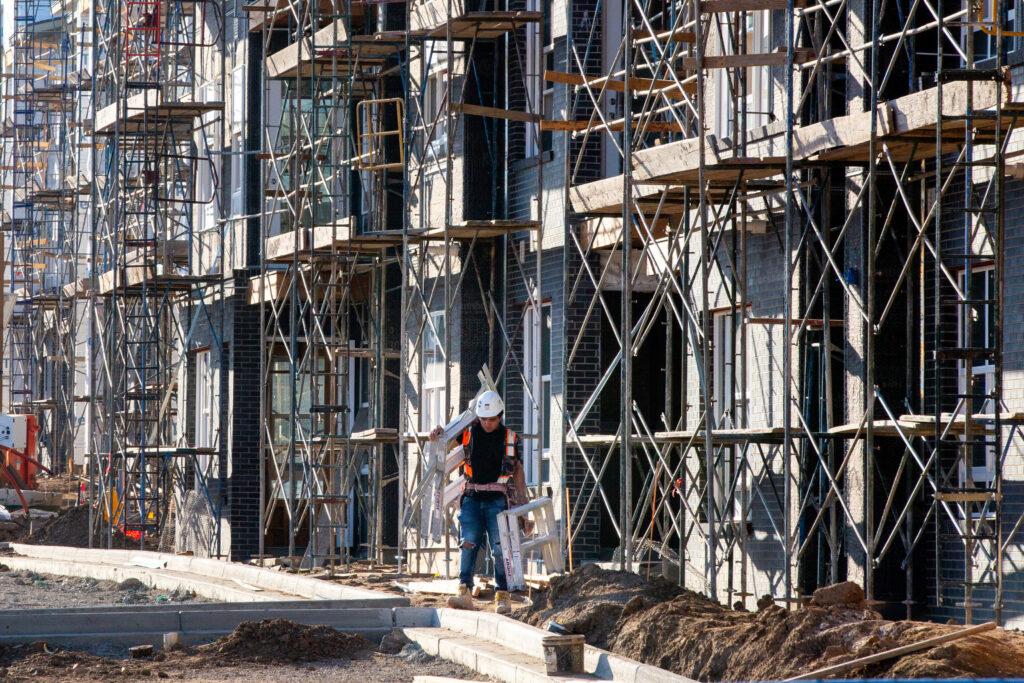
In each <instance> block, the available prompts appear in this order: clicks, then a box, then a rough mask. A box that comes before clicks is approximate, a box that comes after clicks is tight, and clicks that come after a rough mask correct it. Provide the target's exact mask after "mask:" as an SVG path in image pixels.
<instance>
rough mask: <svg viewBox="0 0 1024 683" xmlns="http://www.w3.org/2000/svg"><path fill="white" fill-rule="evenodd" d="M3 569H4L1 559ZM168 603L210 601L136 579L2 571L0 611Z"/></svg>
mask: <svg viewBox="0 0 1024 683" xmlns="http://www.w3.org/2000/svg"><path fill="white" fill-rule="evenodd" d="M0 567H3V558H2V557H0ZM165 602H208V601H207V600H204V599H203V598H200V597H197V596H196V595H194V594H192V593H179V592H170V593H165V592H160V591H155V590H152V589H150V588H147V587H146V586H145V585H144V584H143V583H141V582H140V581H138V580H136V579H128V580H126V581H122V582H121V583H114V582H113V581H96V580H95V579H86V578H80V577H75V576H53V575H49V574H36V573H35V572H30V571H22V570H17V571H14V570H7V571H2V570H0V610H8V609H42V608H46V609H49V608H63V607H96V606H99V605H154V604H160V603H165Z"/></svg>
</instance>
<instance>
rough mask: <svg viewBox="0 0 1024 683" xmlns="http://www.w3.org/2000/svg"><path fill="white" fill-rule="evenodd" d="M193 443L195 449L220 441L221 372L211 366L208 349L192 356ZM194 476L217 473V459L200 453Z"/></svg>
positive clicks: (217, 443)
mask: <svg viewBox="0 0 1024 683" xmlns="http://www.w3.org/2000/svg"><path fill="white" fill-rule="evenodd" d="M195 361H196V362H195V373H196V374H195V405H196V414H195V421H196V423H195V435H196V436H195V438H196V440H195V444H196V448H217V447H218V445H219V444H220V371H219V370H218V369H217V368H216V367H214V365H213V363H212V356H211V353H210V350H209V349H203V350H200V351H196V355H195ZM196 464H197V467H198V469H199V472H197V476H203V477H211V476H216V474H217V473H216V468H217V458H215V457H213V456H211V455H210V454H207V453H200V455H199V456H198V458H197V463H196Z"/></svg>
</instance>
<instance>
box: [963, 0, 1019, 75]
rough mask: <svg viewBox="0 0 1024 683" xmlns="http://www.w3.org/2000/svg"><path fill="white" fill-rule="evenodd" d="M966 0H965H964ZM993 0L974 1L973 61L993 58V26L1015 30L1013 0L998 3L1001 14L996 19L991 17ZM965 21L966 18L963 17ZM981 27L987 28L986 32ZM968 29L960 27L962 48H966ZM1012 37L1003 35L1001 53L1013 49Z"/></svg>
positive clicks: (994, 49) (1015, 13) (994, 50)
mask: <svg viewBox="0 0 1024 683" xmlns="http://www.w3.org/2000/svg"><path fill="white" fill-rule="evenodd" d="M965 1H966V0H965ZM995 5H996V2H995V0H977V2H975V3H974V6H975V10H974V12H975V14H974V26H975V28H974V36H973V39H974V59H975V61H979V62H980V61H984V60H986V59H994V58H995V56H996V35H995V30H994V29H995V28H997V26H998V27H999V28H1002V29H1003V30H1005V31H1016V30H1017V27H1016V23H1017V12H1016V7H1015V5H1016V3H1015V2H1003V3H1000V9H1001V10H1002V12H1001V13H1000V14H1001V15H1002V16H1000V17H999V20H998V21H995V20H994V18H993V14H992V10H993V8H994V7H995ZM965 21H966V19H965ZM982 27H985V28H987V29H989V31H988V32H986V31H985V30H982ZM968 30H969V29H967V28H964V29H962V33H961V35H962V37H963V42H964V48H965V51H966V48H967V44H966V43H967V35H968V34H967V31H968ZM1013 44H1014V37H1013V36H1006V35H1004V36H1003V55H1004V56H1006V55H1007V54H1009V52H1010V51H1011V50H1012V49H1013Z"/></svg>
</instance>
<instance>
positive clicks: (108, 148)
mask: <svg viewBox="0 0 1024 683" xmlns="http://www.w3.org/2000/svg"><path fill="white" fill-rule="evenodd" d="M92 16H93V23H92V44H93V46H94V47H93V49H94V55H95V56H94V75H93V79H92V101H93V103H94V107H95V118H94V122H93V137H92V184H91V185H92V196H91V199H92V214H91V221H92V222H91V234H92V241H91V245H90V250H91V251H90V261H91V263H92V269H91V271H90V277H89V283H88V288H87V291H88V296H89V304H90V327H91V335H90V360H91V363H92V372H91V375H90V381H91V386H90V391H89V396H90V418H91V419H90V422H91V424H90V444H89V469H90V471H89V474H90V499H91V502H92V512H93V514H92V515H91V525H90V526H91V528H90V542H91V543H93V544H96V545H99V546H106V547H111V546H113V545H114V544H115V543H116V544H118V545H121V544H126V545H127V544H133V545H138V546H139V547H146V544H147V543H153V542H155V541H158V540H159V539H161V537H164V538H166V537H165V536H164V534H169V533H170V531H172V527H171V526H170V525H169V524H168V521H169V516H170V511H171V509H172V500H173V501H175V503H176V504H178V505H180V504H181V502H182V498H183V496H184V495H185V493H186V492H188V491H193V492H196V495H198V496H199V497H200V499H203V500H205V503H206V510H207V513H208V515H209V517H210V518H211V520H210V525H211V527H212V528H213V529H214V530H215V531H214V532H213V533H212V535H211V538H210V539H209V545H210V547H209V548H205V549H204V550H205V551H207V552H210V553H212V554H220V552H221V551H220V524H219V519H220V513H221V505H222V496H220V495H218V494H217V491H218V490H219V488H218V487H219V485H220V482H221V480H222V478H223V477H224V476H225V475H226V471H225V470H226V467H225V466H224V463H222V462H221V460H222V456H223V454H224V450H223V448H222V443H221V440H220V432H221V430H220V427H219V426H215V428H214V429H213V430H212V433H210V434H207V435H206V436H205V438H206V442H205V443H197V442H196V440H195V439H197V438H199V437H198V435H197V434H196V433H194V432H193V430H190V429H188V427H187V425H186V411H185V396H186V395H187V393H188V379H187V377H188V371H189V369H190V367H191V368H192V369H194V367H195V364H196V355H197V354H196V351H197V349H198V347H199V344H198V341H199V340H204V341H205V343H207V344H208V347H207V350H208V352H209V354H210V355H211V359H210V364H211V366H212V367H215V368H221V369H222V370H223V369H225V368H226V367H227V366H226V365H225V362H224V357H225V355H224V344H223V341H222V340H223V338H224V334H223V326H224V315H223V307H224V302H225V293H226V289H225V278H226V274H225V268H224V263H225V261H224V224H225V222H224V219H225V216H226V214H225V211H224V202H225V198H224V193H223V192H222V189H221V184H220V176H219V172H220V169H221V167H222V159H221V155H222V152H223V150H224V148H225V137H224V136H225V134H226V133H225V127H224V122H223V108H224V91H223V89H224V82H225V80H226V79H225V77H224V74H225V69H224V54H225V47H224V16H225V15H224V6H223V4H222V3H219V2H192V1H191V0H127V1H124V0H117V1H116V2H109V3H103V2H101V3H98V4H97V6H96V8H95V11H94V13H93V15H92ZM200 179H202V180H204V181H205V182H200ZM204 392H205V393H206V394H207V403H208V404H209V403H210V402H212V401H213V400H214V397H217V396H219V395H220V392H219V387H217V386H215V383H214V382H202V381H197V382H195V390H194V392H193V393H194V396H196V397H197V399H196V400H198V398H199V397H200V395H201V394H203V393H204Z"/></svg>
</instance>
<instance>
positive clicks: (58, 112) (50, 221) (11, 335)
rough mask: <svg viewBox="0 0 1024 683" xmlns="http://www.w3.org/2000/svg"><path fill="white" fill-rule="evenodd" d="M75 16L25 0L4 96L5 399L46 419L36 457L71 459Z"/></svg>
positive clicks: (56, 462) (75, 333) (77, 241)
mask: <svg viewBox="0 0 1024 683" xmlns="http://www.w3.org/2000/svg"><path fill="white" fill-rule="evenodd" d="M72 31H73V26H72V25H71V23H70V22H68V21H67V17H66V16H64V15H62V14H57V15H51V7H50V5H49V3H38V2H29V1H25V2H19V3H18V4H17V7H15V8H14V34H13V35H12V36H11V40H10V67H11V69H12V71H11V73H10V74H8V75H9V76H10V78H9V80H8V83H9V93H8V95H7V96H6V97H5V100H7V101H6V102H5V104H7V106H6V107H5V110H6V115H5V121H6V124H7V125H6V132H7V133H8V134H9V139H10V147H9V149H10V158H9V163H8V164H5V166H4V171H5V172H6V173H5V176H6V177H7V178H8V179H9V181H8V182H7V183H5V184H4V190H5V193H4V194H5V195H6V196H7V197H9V201H7V202H5V209H6V211H7V214H8V215H7V218H8V221H7V225H5V230H8V231H9V238H8V241H7V252H6V259H7V266H8V268H7V292H6V297H5V299H6V306H7V310H5V314H4V317H5V322H6V329H5V337H6V339H5V345H4V346H5V352H6V353H5V360H6V361H7V367H8V373H7V378H6V394H7V395H6V396H5V406H6V408H7V409H8V410H10V411H12V412H15V413H22V414H25V413H27V414H33V415H35V416H36V419H37V421H38V424H39V425H40V433H41V435H42V437H41V439H40V444H39V447H40V450H39V460H40V463H41V464H42V465H43V466H44V467H46V468H47V469H49V470H50V471H53V472H65V471H67V470H68V469H70V467H71V465H72V464H73V462H72V454H73V451H74V443H75V439H76V436H77V432H78V421H77V420H76V417H77V416H79V415H80V414H81V410H80V409H79V408H78V407H77V406H76V405H75V381H76V376H77V375H78V374H79V373H80V372H81V367H80V366H79V365H78V362H77V359H76V352H77V348H76V345H77V343H78V342H79V330H80V322H81V319H82V315H81V314H82V307H81V306H80V305H79V304H78V303H77V302H76V300H75V296H74V293H73V291H69V290H67V289H66V285H69V284H71V283H74V282H75V281H76V280H77V278H78V270H79V267H80V265H81V264H80V260H79V255H80V246H81V232H80V230H79V222H78V221H79V218H78V216H79V199H80V196H79V195H80V188H79V186H78V183H77V176H76V173H75V168H76V166H77V163H76V162H77V154H76V150H77V140H78V133H79V131H78V126H77V122H78V121H79V120H80V119H78V118H77V117H76V114H77V113H78V109H77V108H78V105H79V97H78V93H79V91H80V81H79V76H78V72H77V71H76V69H75V65H76V54H75V50H76V44H75V41H74V37H73V35H72Z"/></svg>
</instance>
